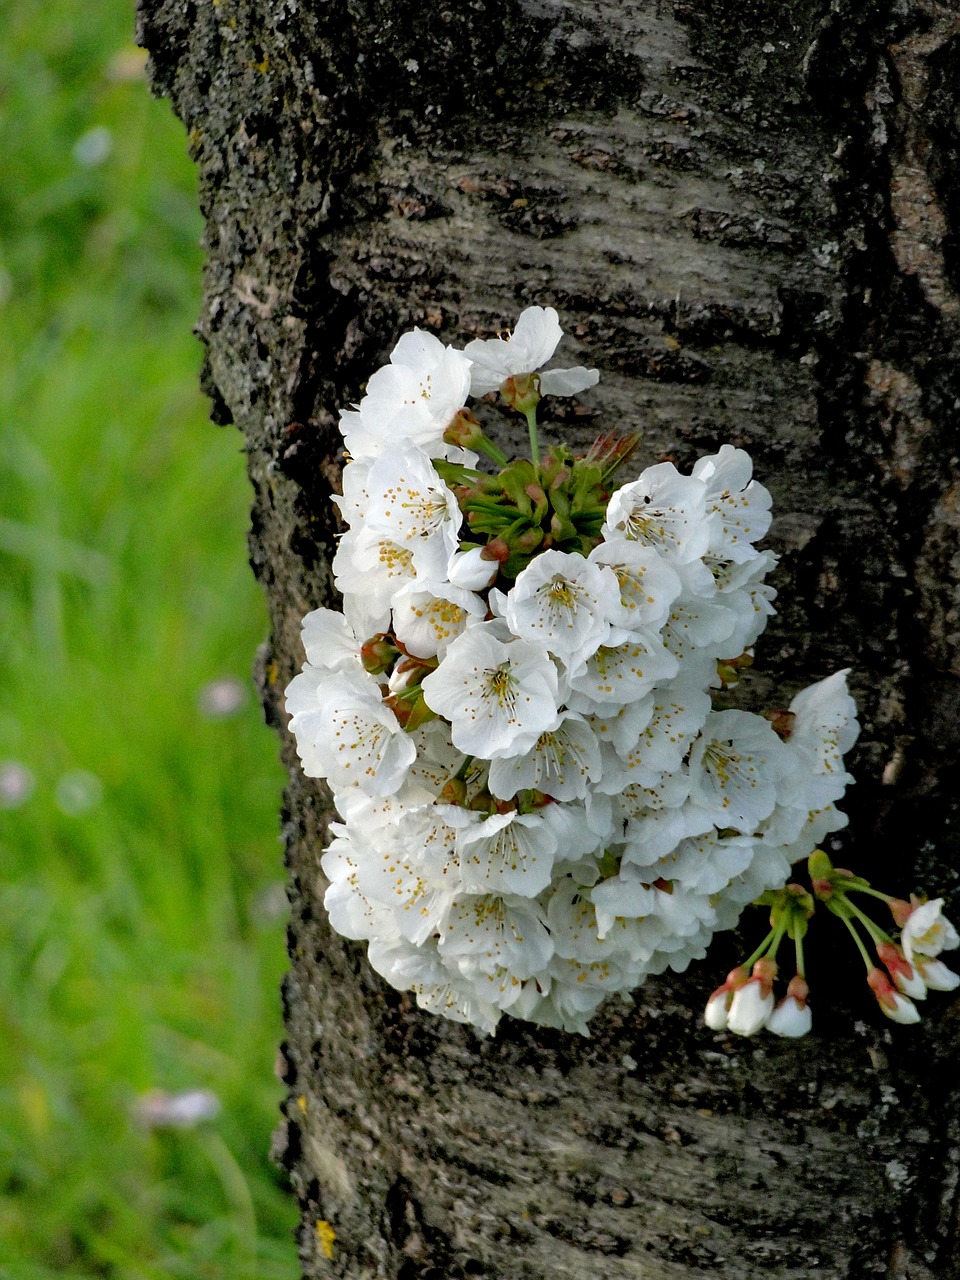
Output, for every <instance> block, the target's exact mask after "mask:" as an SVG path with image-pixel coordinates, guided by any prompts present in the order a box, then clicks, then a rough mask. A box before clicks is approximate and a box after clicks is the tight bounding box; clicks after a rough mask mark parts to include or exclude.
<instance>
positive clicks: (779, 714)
mask: <svg viewBox="0 0 960 1280" xmlns="http://www.w3.org/2000/svg"><path fill="white" fill-rule="evenodd" d="M763 718H764V720H769V721H770V726H771V728H772V729H773V731H774V733H775V734H776V735H777V737H778V738H779V739H780V740H781V742H789V740H790V738H791V736H792V735H793V725H794V721H795V720H796V718H797V717H796V715H795V714H794V712H792V711H781V710H774V711H764V713H763Z"/></svg>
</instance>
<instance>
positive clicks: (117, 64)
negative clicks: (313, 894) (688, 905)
mask: <svg viewBox="0 0 960 1280" xmlns="http://www.w3.org/2000/svg"><path fill="white" fill-rule="evenodd" d="M132 25H133V18H132V13H131V11H130V6H129V4H128V2H127V0H101V3H99V4H95V5H90V4H82V3H80V0H13V4H12V6H7V7H6V8H5V9H4V16H3V20H2V22H0V155H2V158H3V171H4V180H3V182H2V183H0V331H2V333H3V342H2V343H0V472H2V476H0V494H2V497H0V651H2V659H0V762H5V763H3V764H0V1276H3V1277H7V1276H9V1277H11V1280H47V1278H48V1277H53V1276H57V1277H62V1276H67V1277H73V1278H74V1280H79V1278H80V1277H84V1278H86V1277H111V1278H112V1280H145V1278H148V1277H149V1278H154V1277H155V1278H156V1280H160V1278H161V1277H162V1278H163V1280H166V1278H167V1277H191V1278H196V1280H201V1278H203V1280H205V1278H207V1277H211V1278H212V1277H228V1276H229V1277H230V1278H231V1280H238V1278H243V1277H251V1278H253V1277H256V1280H282V1278H287V1277H291V1278H292V1277H294V1276H295V1275H296V1274H298V1269H297V1266H296V1261H295V1250H294V1246H293V1243H292V1236H291V1231H292V1228H293V1225H294V1210H293V1207H292V1205H291V1203H290V1202H289V1201H288V1199H287V1196H286V1193H285V1191H284V1189H283V1188H282V1187H281V1185H280V1183H279V1179H278V1175H277V1174H276V1173H275V1171H274V1170H273V1168H272V1166H271V1165H270V1163H269V1160H268V1157H267V1149H268V1145H269V1137H270V1131H271V1129H272V1127H273V1125H274V1123H275V1120H276V1118H277V1103H278V1100H279V1097H280V1088H279V1085H278V1084H277V1082H276V1081H275V1079H274V1076H273V1063H274V1055H275V1046H276V1043H277V1041H278V1040H279V1038H280V1034H281V1026H280V1010H279V996H278V984H279V980H280V976H281V973H282V971H283V967H284V960H285V957H284V951H283V924H284V921H283V893H282V877H281V866H280V848H279V844H278V842H277V825H276V808H277V797H278V792H279V787H280V781H281V779H280V771H279V767H278V765H277V763H276V751H275V744H274V742H273V740H272V737H271V735H270V734H269V733H268V731H267V730H266V729H265V728H264V727H263V726H262V724H261V722H260V716H259V713H258V709H257V708H256V706H255V700H254V699H253V698H252V696H251V697H248V698H247V700H246V702H245V704H243V705H242V706H241V707H240V708H239V709H237V710H236V711H235V713H234V714H232V715H229V716H221V717H220V718H216V717H214V716H212V715H210V714H209V707H208V714H204V712H203V710H202V706H201V703H202V698H203V691H204V689H205V688H206V689H207V690H208V695H209V686H210V684H211V682H213V681H216V680H217V679H218V678H223V677H230V678H233V679H235V680H236V679H240V680H244V681H245V680H246V677H247V673H248V670H249V667H250V664H251V660H252V655H253V652H254V649H255V646H256V644H257V642H258V640H259V639H260V638H261V637H262V635H263V633H264V630H265V618H264V610H263V605H262V602H261V600H260V597H259V592H258V590H257V588H256V586H255V585H254V583H253V581H252V578H251V575H250V573H249V570H248V568H247V566H246V563H245V556H244V550H243V548H244V542H243V539H244V529H245V525H246V508H247V494H246V488H245V482H244V479H243V466H242V459H241V456H240V447H239V440H238V438H237V436H236V435H235V433H233V432H232V431H217V430H216V429H215V428H214V427H212V426H210V425H209V424H208V423H207V420H206V408H205V405H204V403H203V401H202V399H201V397H200V395H199V393H198V391H197V390H196V383H197V370H198V363H199V351H198V348H197V345H196V343H195V341H194V340H193V338H192V337H191V332H190V330H191V325H192V322H193V318H194V316H195V314H196V311H197V309H198V306H199V279H200V271H201V255H200V249H199V243H198V242H199V236H200V231H201V227H200V220H199V216H198V214H197V212H196V198H195V190H194V176H193V172H192V169H191V166H190V164H189V161H188V160H187V157H186V153H185V143H184V138H183V136H182V130H181V129H180V127H179V125H178V124H177V122H176V121H175V120H174V118H173V116H172V114H171V113H170V111H169V109H168V107H167V106H166V105H165V104H162V103H158V102H155V101H153V100H152V99H151V98H150V96H149V93H148V90H147V87H146V83H145V79H144V74H143V58H142V55H140V53H139V52H138V51H137V50H136V49H135V48H134V47H133V44H132ZM230 687H231V688H236V687H238V686H236V685H234V686H230ZM10 762H16V764H17V765H18V766H21V767H22V768H21V772H20V773H17V772H16V771H15V770H14V771H13V772H11V769H10ZM23 770H27V771H29V774H28V773H26V772H23ZM18 778H19V779H20V783H22V784H23V785H20V789H19V791H18V785H19V784H17V779H18ZM30 779H32V783H30ZM14 784H17V785H14ZM194 1087H201V1088H207V1089H212V1090H214V1091H215V1092H216V1094H217V1095H218V1096H219V1098H220V1100H221V1102H222V1104H223V1111H222V1114H221V1115H220V1117H219V1118H218V1119H216V1120H214V1121H210V1122H208V1123H207V1124H206V1125H202V1126H200V1127H197V1128H194V1129H189V1130H180V1131H176V1130H159V1129H155V1130H148V1129H146V1128H144V1127H142V1126H138V1125H137V1124H136V1123H135V1122H134V1121H133V1120H132V1118H131V1115H132V1108H133V1107H134V1106H135V1104H136V1100H137V1098H138V1097H139V1096H141V1095H142V1094H143V1093H144V1092H146V1091H148V1090H150V1089H155V1088H159V1089H166V1090H179V1089H184V1088H194Z"/></svg>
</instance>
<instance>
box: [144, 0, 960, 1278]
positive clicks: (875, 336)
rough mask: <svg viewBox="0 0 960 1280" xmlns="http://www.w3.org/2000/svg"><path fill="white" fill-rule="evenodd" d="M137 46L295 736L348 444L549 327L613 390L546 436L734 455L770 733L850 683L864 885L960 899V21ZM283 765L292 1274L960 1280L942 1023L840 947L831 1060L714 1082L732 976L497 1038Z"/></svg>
mask: <svg viewBox="0 0 960 1280" xmlns="http://www.w3.org/2000/svg"><path fill="white" fill-rule="evenodd" d="M139 32H140V39H141V42H142V43H143V44H144V45H146V47H147V48H148V49H149V51H150V55H151V66H152V74H153V83H154V86H155V88H156V90H157V91H158V92H160V93H164V94H166V95H168V96H169V97H170V98H171V100H172V102H173V104H174V107H175V109H176V111H177V112H178V114H179V115H180V117H181V119H182V120H183V121H184V124H185V125H186V128H187V131H188V137H189V143H190V147H191V151H192V154H193V155H194V157H195V158H196V161H197V164H198V166H199V169H200V174H201V199H202V202H203V208H204V213H205V215H206V219H207V231H206V248H207V266H206V278H205V296H204V304H203V311H202V314H201V317H200V321H199V326H198V329H199V334H200V336H201V338H202V340H203V342H204V345H205V351H206V367H205V371H204V385H205V388H206V389H207V391H208V393H209V395H210V397H211V401H212V404H213V416H214V418H215V420H216V421H218V422H223V423H226V422H234V423H236V424H237V426H238V428H239V429H240V430H241V431H242V433H243V436H244V440H245V444H246V449H247V453H248V457H249V469H250V477H251V481H252V484H253V488H254V507H253V523H252V531H251V540H250V550H251V561H252V564H253V568H254V571H255V572H256V574H257V575H258V577H259V578H260V580H261V581H262V583H263V585H264V589H265V591H266V593H267V597H268V600H269V602H270V608H271V612H272V619H273V634H272V638H271V641H270V645H269V647H268V648H267V649H266V650H265V651H264V653H263V654H262V655H261V664H260V668H259V675H260V684H261V688H262V690H263V696H264V705H265V707H266V709H267V714H268V717H269V718H270V719H271V721H272V722H273V723H274V724H275V725H276V726H277V728H278V730H279V731H280V733H281V735H282V736H283V735H284V723H285V721H284V716H283V712H282V698H281V691H282V689H283V687H284V686H285V684H286V683H287V681H288V680H289V678H290V677H291V676H292V674H293V673H294V671H295V670H296V669H297V667H298V665H299V663H300V661H301V652H300V647H299V623H300V619H301V617H302V615H303V614H304V613H305V612H306V611H307V610H308V609H309V608H312V607H315V606H316V605H319V604H323V603H327V602H329V601H330V600H331V599H332V595H333V593H332V582H331V578H330V573H329V556H330V549H331V546H332V542H333V538H334V536H335V532H336V529H335V523H334V519H333V513H332V511H331V507H330V503H329V500H328V499H329V495H330V493H331V492H332V491H333V490H335V488H336V486H337V483H338V473H339V462H340V456H341V455H340V452H339V437H338V434H337V431H336V416H337V410H338V408H339V407H340V406H342V405H345V404H346V403H348V402H349V401H351V400H354V399H356V398H357V396H358V394H359V392H360V388H361V385H362V383H363V381H364V379H365V378H366V377H367V376H368V375H369V373H370V372H372V370H373V369H374V368H375V367H376V365H377V364H378V363H379V362H381V361H382V360H383V359H384V357H385V356H386V354H387V352H388V351H389V349H390V347H391V345H392V343H393V341H394V339H395V337H396V336H397V335H398V333H399V332H400V331H402V330H403V329H405V328H408V327H409V326H410V325H412V324H414V323H415V324H419V325H421V326H423V327H426V328H429V329H431V330H433V331H434V332H437V333H440V334H441V335H442V336H443V337H444V338H446V339H449V340H460V341H463V340H467V339H469V338H470V337H473V336H477V335H480V336H485V335H487V334H489V333H490V332H492V331H493V330H495V329H496V328H498V327H499V326H500V325H501V324H502V323H504V321H509V320H510V319H511V318H512V317H513V316H515V314H516V313H517V311H518V310H519V309H520V308H521V307H522V306H523V305H526V304H528V303H530V302H539V303H542V304H548V303H549V304H553V305H555V306H556V307H557V308H558V309H559V311H560V312H561V316H562V318H563V320H564V321H565V323H566V325H567V327H568V328H569V329H570V331H571V333H572V336H573V342H572V343H571V344H570V345H571V346H572V347H577V346H578V345H579V347H580V348H581V350H582V354H583V356H584V357H585V362H588V363H591V364H593V363H596V364H597V365H598V366H599V367H600V369H601V372H602V381H601V384H600V387H599V388H598V389H597V391H596V392H595V393H591V396H590V397H588V398H587V400H588V402H589V406H590V409H591V410H592V412H591V413H589V414H586V415H582V416H580V415H577V414H576V413H571V414H570V416H569V419H568V421H566V422H565V423H563V426H562V429H563V430H564V432H565V433H569V434H570V435H572V436H573V437H574V438H575V439H577V440H586V439H587V438H588V437H589V436H590V435H591V434H592V433H594V432H595V430H596V429H597V426H598V424H599V423H602V424H604V425H605V426H608V427H609V426H611V425H618V424H624V423H626V424H629V425H630V426H634V425H637V424H639V425H640V426H641V427H642V429H643V432H644V445H643V451H644V456H645V458H646V460H648V461H649V460H656V459H659V458H662V457H664V456H670V457H672V458H674V459H675V460H676V461H677V462H678V464H686V463H689V462H690V461H691V460H692V459H693V458H694V457H696V456H697V455H698V454H699V453H702V452H706V451H711V450H713V449H715V448H716V447H717V446H718V445H719V444H720V443H722V442H723V441H726V440H729V441H731V442H733V443H735V444H740V445H743V446H744V447H746V448H748V449H749V450H750V451H751V452H752V454H753V456H754V458H755V462H756V469H757V473H758V475H759V476H760V477H761V479H762V480H763V481H764V483H766V484H767V485H768V486H769V487H770V488H771V489H772V491H773V493H774V499H775V510H776V512H777V520H776V523H775V526H774V530H773V533H772V537H771V541H770V545H772V546H773V548H774V549H775V550H777V551H778V552H780V554H781V556H782V561H781V568H780V570H779V573H778V578H777V585H778V587H779V588H780V591H781V596H780V600H779V616H778V618H777V619H776V620H775V623H774V624H773V625H772V626H771V628H770V629H769V631H768V633H767V635H766V637H765V638H764V640H763V641H762V643H761V649H760V653H759V670H760V672H761V674H760V675H758V677H757V679H756V681H755V684H754V689H755V690H756V695H757V697H758V698H764V697H766V696H767V695H768V693H769V692H770V691H771V690H772V689H774V688H782V689H783V690H784V692H785V693H790V692H792V691H793V690H794V689H795V688H797V687H798V686H799V685H800V684H802V683H804V682H807V681H809V680H810V679H815V678H819V677H820V676H822V675H825V674H827V673H828V672H829V671H831V670H835V669H837V668H839V667H843V666H851V667H852V668H853V687H854V691H855V693H856V696H857V697H858V700H859V702H860V706H861V713H862V721H863V724H864V734H863V738H862V740H861V745H860V746H859V747H858V749H857V753H856V757H855V759H854V760H853V768H854V770H855V772H856V774H857V776H858V781H859V785H858V787H857V788H856V790H855V793H853V795H852V797H851V801H850V803H849V804H848V806H847V808H848V811H849V812H850V813H851V816H852V823H851V827H850V830H849V832H848V833H844V838H843V840H842V841H841V842H840V844H841V847H842V849H843V856H842V860H845V861H849V862H852V863H854V864H855V865H858V866H860V867H862V868H863V869H864V870H865V871H866V872H867V873H868V874H874V873H875V874H876V877H877V878H878V879H880V880H882V881H884V882H885V883H888V884H889V885H890V887H891V888H893V889H895V890H896V891H898V892H901V893H904V894H906V893H908V892H909V891H910V890H911V889H913V888H915V887H919V886H920V885H926V886H929V887H930V888H933V889H936V890H937V891H938V892H943V893H944V894H945V895H946V896H947V897H948V898H949V897H951V896H952V897H953V900H954V902H960V892H958V889H960V837H958V831H960V812H958V805H957V802H956V799H955V795H956V784H957V780H958V771H957V766H956V760H957V756H958V747H960V728H958V726H960V456H958V455H960V448H958V444H957V440H958V434H957V425H958V413H960V372H958V369H960V366H958V362H957V353H958V330H960V307H958V288H960V183H958V179H957V176H956V175H957V165H958V158H960V131H958V123H957V122H958V120H960V90H958V84H960V79H958V73H960V16H958V12H957V10H956V8H955V7H953V6H948V5H941V4H937V3H934V2H933V0H890V3H886V2H883V3H881V2H879V0H877V2H873V0H871V2H870V3H866V2H865V0H833V2H832V3H828V0H780V2H779V3H775V2H774V0H738V2H737V3H734V0H697V2H696V3H692V2H691V0H672V2H668V0H507V2H506V3H497V2H495V0H463V3H461V4H460V5H457V6H452V5H451V6H449V7H448V6H446V5H445V4H442V3H434V2H433V0H419V2H414V0H323V3H321V2H320V0H270V2H268V3H253V0H213V3H203V4H201V3H191V2H189V0H140V6H139ZM283 742H284V753H285V759H286V760H287V762H288V764H289V765H290V768H291V782H290V787H289V790H288V794H287V800H286V808H285V813H284V830H285V833H286V836H287V856H288V865H289V869H290V878H291V879H290V883H291V902H292V908H293V917H292V923H291V929H290V954H291V971H290V975H289V978H288V980H287V983H286V988H285V1001H286V1009H287V1026H288V1031H289V1040H288V1043H287V1044H286V1046H285V1050H284V1051H285V1061H286V1077H285V1078H286V1080H287V1083H288V1085H289V1087H290V1093H289V1098H288V1101H287V1104H286V1106H285V1121H284V1125H283V1128H282V1130H281V1131H280V1133H279V1134H278V1143H277V1147H278V1151H277V1154H278V1158H279V1159H280V1161H281V1162H282V1163H283V1164H284V1166H285V1167H286V1168H287V1169H288V1170H289V1172H290V1176H291V1180H292V1183H293V1186H294V1189H295V1191H296V1194H297V1196H298V1197H299V1200H300V1204H301V1207H302V1210H303V1225H302V1231H301V1249H302V1257H303V1262H304V1268H305V1273H306V1275H307V1276H308V1277H320V1276H326V1275H338V1276H344V1277H351V1278H355V1280H360V1278H361V1277H363V1278H364V1280H367V1278H369V1280H373V1278H374V1277H377V1278H384V1280H386V1278H390V1280H427V1278H428V1277H430V1278H432V1280H447V1278H451V1280H452V1278H455V1277H467V1276H478V1277H488V1278H489V1280H494V1278H495V1277H499V1278H502V1280H519V1278H520V1277H524V1278H528V1277H529V1278H530V1280H539V1278H540V1277H544V1276H547V1275H552V1276H556V1277H569V1278H570V1280H574V1278H576V1280H627V1278H632V1277H637V1278H638V1280H661V1278H663V1280H668V1278H673V1277H678V1278H679V1277H687V1276H696V1277H701V1276H702V1277H707V1276H713V1275H723V1276H725V1277H727V1276H729V1277H750V1278H752V1277H758V1276H760V1275H764V1274H775V1275H783V1276H791V1277H806V1276H811V1277H812V1276H818V1277H861V1276H864V1277H865V1276H871V1275H874V1276H879V1275H884V1276H890V1277H915V1278H917V1280H921V1278H923V1277H951V1276H956V1275H960V1241H958V1237H957V1233H958V1220H957V1214H958V1208H957V1205H958V1201H957V1178H958V1161H960V1120H958V1107H957V1101H958V1096H957V1095H958V1073H957V1070H956V1066H955V1064H956V1061H957V1052H956V1051H957V1047H958V1021H957V1016H956V1013H957V1009H958V1008H960V1006H958V1005H956V1004H954V1005H953V1006H951V1004H950V1001H949V1000H946V1001H942V1002H940V1003H939V1004H938V1005H937V1007H936V1008H932V1009H931V1010H930V1014H929V1016H928V1018H927V1020H926V1022H925V1024H924V1026H923V1027H921V1028H917V1029H915V1030H913V1031H908V1032H903V1033H899V1034H896V1035H891V1033H890V1032H889V1031H888V1030H887V1029H886V1028H885V1027H884V1026H881V1025H879V1023H878V1019H877V1018H875V1017H874V1016H873V1015H872V1013H871V1012H870V1011H869V1010H867V1009H866V1005H865V1002H864V1000H863V999H862V997H861V994H860V991H859V987H860V981H859V977H858V978H857V979H856V980H855V981H852V982H851V981H848V980H846V979H844V978H842V977H839V978H838V977H835V975H834V974H833V972H832V969H831V965H832V963H833V962H834V960H835V959H836V957H835V955H834V953H833V951H832V950H831V944H830V943H829V942H826V943H824V945H823V947H822V948H820V951H821V955H820V960H819V965H818V968H817V971H816V972H815V974H814V991H815V994H816V992H817V990H818V987H819V989H820V990H821V991H822V997H821V999H820V1001H819V1002H818V1004H817V1006H816V1009H817V1035H816V1036H815V1037H812V1038H811V1039H810V1040H809V1041H807V1042H801V1043H800V1044H799V1045H797V1044H794V1043H786V1044H783V1043H771V1042H769V1041H764V1042H762V1043H761V1042H760V1041H748V1042H745V1043H744V1042H733V1041H731V1040H730V1039H729V1038H726V1037H723V1036H719V1037H716V1036H714V1035H712V1034H710V1033H708V1032H707V1031H706V1030H705V1029H704V1028H703V1027H702V1026H701V1024H700V1009H701V1006H702V1002H703V997H704V994H705V992H706V991H707V990H708V989H709V988H710V987H711V986H713V985H715V982H716V981H717V980H718V979H717V976H716V975H718V974H721V973H722V972H723V971H725V969H726V968H727V967H729V964H730V963H732V962H733V960H734V959H735V958H736V947H735V944H734V942H733V941H732V940H730V939H729V938H728V939H721V940H719V941H718V943H717V945H716V947H715V954H712V955H711V958H710V960H709V961H708V962H706V963H705V964H703V965H699V966H696V967H695V971H693V972H691V973H690V974H688V975H685V976H684V977H682V978H676V977H673V978H665V979H662V980H657V981H651V982H650V983H648V985H647V986H646V987H645V988H644V989H643V990H641V991H640V992H638V993H637V997H636V1001H635V1003H634V1004H633V1005H629V1006H628V1005H613V1004H612V1005H611V1006H610V1007H609V1008H608V1009H607V1010H606V1011H605V1012H604V1014H603V1015H602V1016H601V1017H600V1018H599V1019H598V1022H597V1027H596V1034H595V1035H594V1037H593V1038H592V1039H591V1040H589V1041H582V1040H580V1039H578V1038H576V1037H569V1036H565V1035H562V1034H557V1033H550V1032H545V1031H542V1030H538V1029H536V1028H531V1027H529V1026H527V1025H524V1024H509V1025H504V1027H503V1029H502V1030H501V1031H500V1032H499V1033H498V1035H497V1037H496V1039H495V1040H491V1041H484V1042H481V1041H479V1040H477V1039H476V1038H475V1037H474V1036H473V1035H472V1033H471V1032H469V1031H467V1030H465V1029H463V1028H461V1027H457V1026H454V1025H451V1024H447V1023H443V1022H441V1021H439V1020H436V1019H433V1018H431V1017H429V1016H427V1015H424V1014H422V1013H420V1012H419V1011H418V1010H417V1009H416V1008H415V1007H413V1006H412V1005H411V1003H410V1002H409V1001H408V1000H407V999H406V998H405V997H402V996H400V995H398V994H397V993H396V992H393V991H390V990H387V989H386V988H385V987H384V985H383V984H382V983H381V982H380V981H379V980H378V979H377V978H376V977H375V976H374V975H372V974H371V973H370V971H369V970H368V968H367V967H366V964H365V961H364V959H363V956H362V954H361V953H360V951H359V950H358V949H357V948H355V947H354V946H352V945H350V944H345V943H344V942H343V941H342V940H340V939H339V938H337V937H336V936H335V935H332V934H331V932H330V930H329V929H328V927H327V925H326V922H325V919H324V917H323V912H322V907H321V906H320V897H321V894H322V885H320V884H319V883H318V877H319V871H318V862H317V854H318V851H319V849H320V847H321V842H322V838H323V832H324V826H325V821H326V820H327V817H328V812H327V809H326V803H327V801H326V797H325V795H324V793H323V791H322V789H321V788H319V787H318V786H316V785H315V784H312V783H309V782H308V781H306V780H304V779H303V778H301V777H300V775H299V774H298V772H297V769H296V760H295V757H294V755H293V752H292V749H291V744H290V742H289V740H288V739H287V738H286V737H285V736H284V737H283ZM847 964H848V961H847V958H846V956H844V965H845V966H846V965H847ZM828 990H829V992H830V993H831V996H832V999H833V1001H834V1004H833V1011H832V1012H831V1011H830V1009H829V1008H827V1005H828V999H827V995H828ZM931 1003H932V1002H931ZM857 1018H862V1021H854V1020H855V1019H857ZM851 1028H852V1030H851ZM318 1224H322V1225H321V1226H320V1227H319V1228H318ZM331 1233H333V1234H331Z"/></svg>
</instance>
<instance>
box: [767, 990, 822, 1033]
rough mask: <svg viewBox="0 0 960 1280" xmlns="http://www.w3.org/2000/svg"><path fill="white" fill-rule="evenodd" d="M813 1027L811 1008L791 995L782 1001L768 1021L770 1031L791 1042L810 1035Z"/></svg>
mask: <svg viewBox="0 0 960 1280" xmlns="http://www.w3.org/2000/svg"><path fill="white" fill-rule="evenodd" d="M812 1026H813V1015H812V1014H811V1012H810V1006H809V1005H808V1004H807V1003H806V1002H804V1003H803V1004H801V1003H800V1001H799V1000H797V999H796V997H795V996H790V995H788V996H786V997H785V998H784V999H783V1000H781V1001H780V1003H779V1004H778V1005H777V1007H776V1008H775V1009H774V1011H773V1013H771V1015H770V1018H769V1020H768V1021H767V1030H768V1031H772V1032H773V1034H774V1035H775V1036H784V1037H785V1038H786V1039H789V1040H795V1039H798V1038H799V1037H800V1036H805V1035H808V1034H809V1033H810V1029H811V1027H812Z"/></svg>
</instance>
